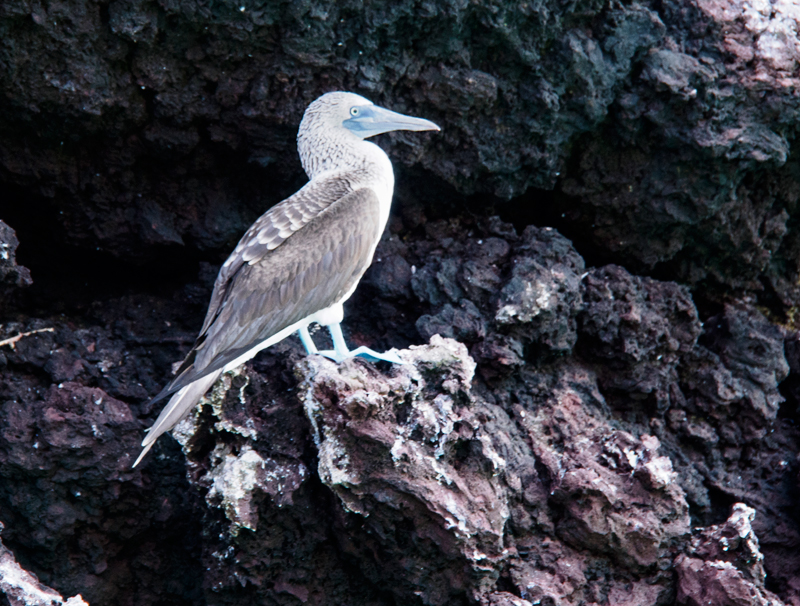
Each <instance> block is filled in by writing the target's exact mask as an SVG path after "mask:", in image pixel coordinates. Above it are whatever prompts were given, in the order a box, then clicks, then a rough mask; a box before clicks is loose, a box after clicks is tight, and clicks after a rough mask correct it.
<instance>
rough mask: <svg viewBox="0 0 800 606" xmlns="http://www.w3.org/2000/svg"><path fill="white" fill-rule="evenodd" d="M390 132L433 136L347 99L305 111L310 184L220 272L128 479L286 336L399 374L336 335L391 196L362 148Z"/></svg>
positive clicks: (389, 181)
mask: <svg viewBox="0 0 800 606" xmlns="http://www.w3.org/2000/svg"><path fill="white" fill-rule="evenodd" d="M397 130H406V131H439V130H441V129H440V128H439V127H438V126H437V125H436V124H434V123H433V122H431V121H429V120H425V119H423V118H415V117H412V116H406V115H403V114H400V113H397V112H394V111H391V110H389V109H386V108H383V107H380V106H377V105H375V104H373V103H372V102H371V101H369V100H368V99H366V98H364V97H362V96H360V95H357V94H355V93H351V92H342V91H336V92H329V93H326V94H324V95H322V96H321V97H319V98H318V99H316V100H315V101H313V102H312V103H311V104H310V105H309V106H308V107H307V109H306V111H305V113H304V114H303V119H302V120H301V122H300V128H299V130H298V133H297V150H298V153H299V155H300V161H301V164H302V166H303V169H304V170H305V172H306V174H307V176H308V179H309V180H308V183H306V184H305V185H304V186H303V187H302V188H301V189H300V190H298V191H297V192H296V193H295V194H293V195H292V196H290V197H288V198H286V199H285V200H283V201H282V202H280V203H278V204H277V205H275V206H273V207H272V208H270V209H269V210H268V211H267V212H266V213H264V214H263V215H262V216H261V217H260V218H259V219H258V220H257V221H256V222H255V223H253V225H252V226H250V228H249V229H248V230H247V231H246V232H245V234H244V236H242V238H241V240H240V241H239V243H238V244H237V245H236V248H235V249H234V250H233V252H232V253H231V255H230V256H229V257H228V259H227V260H226V261H225V263H223V265H222V267H221V268H220V270H219V274H218V275H217V279H216V281H215V283H214V289H213V291H212V294H211V300H210V302H209V305H208V311H207V312H206V317H205V321H204V322H203V326H202V328H201V329H200V334H199V336H198V337H197V340H196V341H195V343H194V346H193V347H192V349H191V351H190V352H189V354H188V355H187V356H186V358H185V359H184V361H183V363H182V364H181V365H180V366H179V368H178V370H177V371H176V373H175V376H174V378H173V379H172V380H171V381H170V382H169V384H167V386H166V387H164V389H162V390H161V392H160V393H159V394H158V395H157V396H156V397H155V398H154V399H153V400H152V403H155V402H158V401H160V400H162V399H164V398H166V397H167V396H171V397H170V399H169V401H168V403H167V405H166V406H165V407H164V409H163V410H162V411H161V413H160V414H159V416H158V418H157V419H156V421H155V423H154V424H153V426H152V427H151V428H150V429H149V430H148V433H147V435H146V436H145V438H144V440H143V441H142V452H141V454H140V455H139V457H138V458H137V459H136V461H135V462H134V464H133V467H136V466H137V465H138V464H139V463H140V462H141V460H142V459H143V458H144V456H145V455H146V454H147V452H148V451H149V450H150V449H151V448H152V447H153V445H154V444H155V442H156V440H157V439H158V438H159V437H160V436H161V435H162V434H163V433H165V432H167V431H169V430H170V429H172V428H173V427H174V426H175V425H176V424H177V423H178V421H180V420H181V418H183V416H184V415H185V414H186V413H187V412H188V411H189V410H191V409H192V408H193V407H194V406H195V405H196V404H197V403H198V401H199V400H200V398H202V397H203V395H204V394H205V393H206V391H207V390H208V389H209V388H210V387H211V386H212V385H213V384H214V382H215V381H216V380H217V378H218V377H219V376H220V375H221V374H222V373H223V372H225V371H226V370H231V369H234V368H236V367H238V366H240V365H241V364H243V363H244V362H246V361H247V360H249V359H250V358H252V357H253V356H255V355H256V354H257V353H258V352H260V351H261V350H262V349H265V348H267V347H269V346H271V345H274V344H275V343H278V342H279V341H282V340H283V339H285V338H286V337H288V336H289V335H291V334H293V333H297V334H298V336H299V337H300V341H301V342H302V344H303V346H304V348H305V350H306V353H308V354H309V355H311V354H317V353H319V354H322V355H324V356H326V357H328V358H330V359H332V360H334V361H336V362H341V361H342V360H344V359H346V358H349V357H353V356H361V357H364V358H367V359H370V360H373V361H375V360H384V361H387V362H392V363H396V364H402V363H403V360H402V359H400V357H399V356H397V355H396V354H393V353H391V352H387V353H378V352H375V351H373V350H371V349H369V348H367V347H359V348H357V349H355V350H353V351H351V350H350V349H348V347H347V344H346V342H345V339H344V336H343V335H342V329H341V326H340V322H341V321H342V319H343V317H344V309H343V303H344V302H345V301H347V300H348V299H349V298H350V296H351V295H352V294H353V292H354V291H355V289H356V286H358V283H359V281H360V280H361V277H362V276H363V275H364V272H365V271H366V270H367V268H368V267H369V266H370V264H371V263H372V257H373V255H374V253H375V248H376V247H377V245H378V242H379V241H380V238H381V235H382V234H383V231H384V228H385V226H386V222H387V221H388V218H389V209H390V207H391V202H392V194H393V191H394V171H393V169H392V163H391V161H390V160H389V157H388V156H387V155H386V153H385V152H384V151H383V150H382V149H381V148H380V147H378V146H377V145H375V144H374V143H372V142H371V141H367V139H368V138H370V137H373V136H375V135H379V134H382V133H387V132H390V131H397ZM311 323H317V324H319V325H321V326H325V327H327V329H328V331H329V332H330V336H331V340H332V342H333V349H332V350H326V351H319V350H318V349H317V347H316V345H315V344H314V341H313V339H312V338H311V335H310V333H309V330H308V326H309V324H311Z"/></svg>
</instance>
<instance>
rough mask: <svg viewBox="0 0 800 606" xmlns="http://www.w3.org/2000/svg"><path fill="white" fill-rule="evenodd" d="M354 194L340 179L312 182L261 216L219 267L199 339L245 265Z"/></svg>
mask: <svg viewBox="0 0 800 606" xmlns="http://www.w3.org/2000/svg"><path fill="white" fill-rule="evenodd" d="M352 191H353V190H352V188H351V187H350V184H349V183H348V182H347V181H346V180H344V179H341V178H332V179H325V180H321V181H313V182H311V183H308V184H307V185H306V186H305V187H303V188H302V189H301V190H300V191H298V192H297V193H296V194H294V195H293V196H290V197H289V198H286V200H284V201H283V202H281V203H279V204H276V205H275V206H273V207H272V208H270V209H269V210H268V211H267V212H265V213H264V214H263V215H261V217H259V218H258V220H257V221H256V222H255V223H253V224H252V225H251V226H250V228H249V229H248V230H247V231H246V232H245V234H244V236H242V239H241V240H239V243H238V244H237V245H236V248H234V249H233V252H232V253H231V254H230V256H229V257H228V259H227V260H226V261H225V263H223V265H222V267H221V268H220V270H219V275H218V276H217V280H216V282H215V283H214V291H213V293H212V295H211V301H210V302H209V304H208V311H207V312H206V319H205V321H204V322H203V327H202V328H201V329H200V337H202V336H203V335H204V334H205V333H206V331H207V330H208V328H209V326H211V324H212V322H214V319H215V318H216V317H217V314H219V311H220V307H221V305H222V302H223V301H224V300H225V299H226V297H227V293H228V289H229V287H230V286H231V284H232V278H233V277H234V276H235V275H236V274H237V273H238V272H239V271H240V270H241V269H242V267H243V266H244V265H245V264H246V263H247V264H250V265H252V264H253V263H254V262H257V261H259V260H260V259H262V258H264V256H265V255H267V254H268V253H269V252H270V251H272V250H274V249H276V248H278V246H280V245H281V244H282V243H283V242H285V241H286V239H287V238H288V237H289V236H291V235H292V234H293V233H295V232H296V231H297V230H299V229H301V228H302V227H304V226H305V225H307V224H308V223H309V222H310V221H312V220H313V219H314V218H315V217H317V216H318V215H319V214H320V213H321V212H322V211H323V210H325V209H326V208H328V207H329V206H330V205H331V204H334V203H336V202H338V201H339V200H341V199H342V198H344V197H345V196H346V195H347V194H349V193H352Z"/></svg>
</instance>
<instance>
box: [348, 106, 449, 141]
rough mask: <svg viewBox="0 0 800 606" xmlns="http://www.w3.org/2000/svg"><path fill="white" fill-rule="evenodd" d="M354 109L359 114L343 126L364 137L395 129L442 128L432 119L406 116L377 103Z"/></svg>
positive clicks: (419, 129)
mask: <svg viewBox="0 0 800 606" xmlns="http://www.w3.org/2000/svg"><path fill="white" fill-rule="evenodd" d="M354 109H357V111H358V115H355V116H353V117H352V118H349V119H347V120H345V121H344V122H343V123H342V126H344V127H345V128H346V129H348V130H349V131H351V132H352V133H353V134H355V135H358V136H359V137H361V138H362V139H367V138H369V137H374V136H375V135H380V134H381V133H388V132H390V131H393V130H413V131H422V130H442V129H441V128H439V127H438V126H436V125H435V124H434V123H433V122H431V121H430V120H424V119H423V118H414V117H412V116H404V115H403V114H398V113H397V112H393V111H391V110H388V109H384V108H382V107H378V106H377V105H360V106H358V107H356V108H354Z"/></svg>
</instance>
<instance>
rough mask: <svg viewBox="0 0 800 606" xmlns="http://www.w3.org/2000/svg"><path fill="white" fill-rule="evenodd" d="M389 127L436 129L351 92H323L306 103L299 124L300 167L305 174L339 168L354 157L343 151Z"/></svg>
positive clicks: (422, 121) (414, 129)
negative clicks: (306, 105) (309, 103)
mask: <svg viewBox="0 0 800 606" xmlns="http://www.w3.org/2000/svg"><path fill="white" fill-rule="evenodd" d="M393 130H413V131H423V130H440V129H439V127H438V126H436V124H434V123H433V122H431V121H430V120H424V119H422V118H414V117H412V116H404V115H403V114H398V113H397V112H393V111H390V110H388V109H384V108H382V107H378V106H377V105H375V104H373V103H372V101H370V100H369V99H365V98H364V97H362V96H360V95H356V94H355V93H347V92H333V93H326V94H324V95H322V96H321V97H320V98H319V99H317V100H316V101H314V102H313V103H312V104H311V105H309V106H308V109H306V112H305V114H304V115H303V120H302V122H301V123H300V130H299V131H298V133H297V148H298V151H299V152H300V159H301V161H302V163H303V168H304V169H305V170H306V173H308V175H309V177H311V176H313V175H315V174H319V173H320V171H322V170H328V169H331V168H334V167H338V168H342V167H344V166H346V165H347V164H348V162H351V161H352V160H353V158H354V157H355V154H352V153H350V152H348V151H346V150H348V149H350V148H351V147H352V146H353V145H355V144H358V143H359V142H361V141H363V140H364V139H367V138H369V137H374V136H375V135H379V134H381V133H388V132H390V131H393ZM351 151H352V150H351Z"/></svg>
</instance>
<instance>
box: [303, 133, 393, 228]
mask: <svg viewBox="0 0 800 606" xmlns="http://www.w3.org/2000/svg"><path fill="white" fill-rule="evenodd" d="M297 149H298V152H299V153H300V161H301V162H302V164H303V169H304V170H305V171H306V174H307V175H308V178H309V179H310V180H311V181H314V180H316V179H320V178H326V177H341V178H342V179H346V180H347V182H348V183H349V185H350V187H351V188H352V189H353V190H357V189H361V188H365V187H368V188H370V189H372V190H373V191H374V192H375V193H376V194H377V196H378V200H379V201H380V205H381V225H382V226H383V225H385V224H386V221H387V220H388V218H389V208H390V206H391V204H392V193H393V192H394V171H393V170H392V163H391V161H390V160H389V156H387V155H386V152H384V151H383V150H382V149H381V148H380V147H378V146H377V145H375V144H374V143H370V142H369V141H364V140H362V139H359V138H357V137H330V136H326V134H325V133H319V132H317V133H315V136H314V137H313V138H312V137H309V138H305V137H303V136H302V135H301V136H300V137H298V141H297ZM382 230H383V227H381V231H382Z"/></svg>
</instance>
